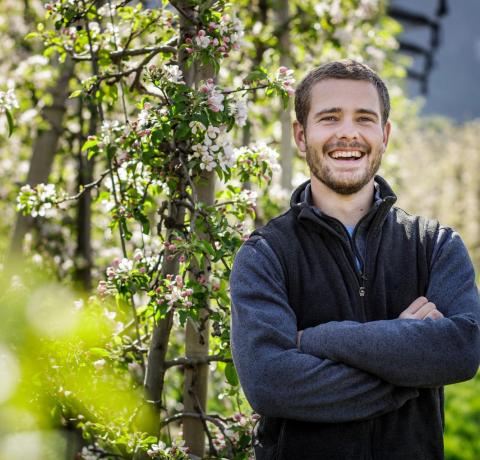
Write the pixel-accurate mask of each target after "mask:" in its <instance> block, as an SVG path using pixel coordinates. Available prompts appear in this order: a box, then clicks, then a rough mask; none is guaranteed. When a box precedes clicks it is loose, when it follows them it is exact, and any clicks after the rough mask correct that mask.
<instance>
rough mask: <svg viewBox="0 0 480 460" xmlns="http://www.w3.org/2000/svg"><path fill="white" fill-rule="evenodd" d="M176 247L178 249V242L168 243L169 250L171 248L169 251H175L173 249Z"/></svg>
mask: <svg viewBox="0 0 480 460" xmlns="http://www.w3.org/2000/svg"><path fill="white" fill-rule="evenodd" d="M176 249H177V245H176V244H173V243H171V244H169V245H168V250H169V251H172V252H173V251H175V250H176Z"/></svg>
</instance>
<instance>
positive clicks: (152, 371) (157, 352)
mask: <svg viewBox="0 0 480 460" xmlns="http://www.w3.org/2000/svg"><path fill="white" fill-rule="evenodd" d="M178 5H179V6H180V8H182V12H184V13H186V15H188V16H191V17H193V14H194V9H193V7H192V6H189V5H188V1H186V0H182V1H180V2H178ZM194 35H195V26H194V23H193V22H191V21H189V20H188V19H186V18H185V16H184V15H183V14H182V15H180V43H184V42H185V37H186V36H189V37H193V36H194ZM187 57H188V56H187V53H186V51H185V50H182V49H179V51H178V62H179V67H180V68H181V69H182V71H183V75H184V80H185V82H186V83H187V84H188V85H193V84H194V77H195V74H194V69H193V68H192V67H193V66H192V67H190V68H188V69H187V67H186V65H185V62H186V60H187ZM168 216H169V219H168V221H169V226H170V228H169V229H167V241H168V239H169V236H170V234H171V232H172V230H173V229H174V228H179V227H182V226H183V225H184V222H185V209H184V208H183V207H179V206H177V205H175V204H174V203H169V211H168ZM168 255H169V254H168V251H167V250H165V254H164V259H163V264H162V270H161V276H162V277H165V276H166V275H167V274H172V275H175V274H177V273H178V260H177V259H176V258H174V259H172V260H168ZM172 326H173V311H169V312H168V313H167V314H166V315H165V317H164V318H161V319H160V320H159V321H158V323H156V324H155V325H154V329H153V333H152V340H151V342H150V347H149V352H148V358H147V369H146V373H145V382H144V387H145V397H146V399H147V401H149V402H150V406H151V408H152V411H150V413H149V414H148V416H147V420H146V423H147V425H148V427H146V429H148V431H150V432H152V434H155V435H158V434H159V429H160V411H161V409H162V395H163V389H164V385H165V372H166V370H167V368H166V366H165V360H166V354H167V351H168V342H169V339H170V332H171V330H172Z"/></svg>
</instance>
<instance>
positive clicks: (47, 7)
mask: <svg viewBox="0 0 480 460" xmlns="http://www.w3.org/2000/svg"><path fill="white" fill-rule="evenodd" d="M45 9H46V10H47V11H52V10H53V5H52V4H51V3H46V4H45Z"/></svg>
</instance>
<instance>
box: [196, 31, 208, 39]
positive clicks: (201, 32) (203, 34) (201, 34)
mask: <svg viewBox="0 0 480 460" xmlns="http://www.w3.org/2000/svg"><path fill="white" fill-rule="evenodd" d="M197 35H198V36H199V37H205V35H207V33H206V32H205V31H204V30H199V31H198V33H197Z"/></svg>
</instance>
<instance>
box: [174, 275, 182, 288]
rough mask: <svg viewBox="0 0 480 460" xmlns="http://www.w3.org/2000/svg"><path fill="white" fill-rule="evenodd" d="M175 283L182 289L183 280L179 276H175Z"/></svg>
mask: <svg viewBox="0 0 480 460" xmlns="http://www.w3.org/2000/svg"><path fill="white" fill-rule="evenodd" d="M175 282H176V283H177V286H178V287H179V288H181V287H183V278H182V277H181V275H177V276H176V277H175Z"/></svg>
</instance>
